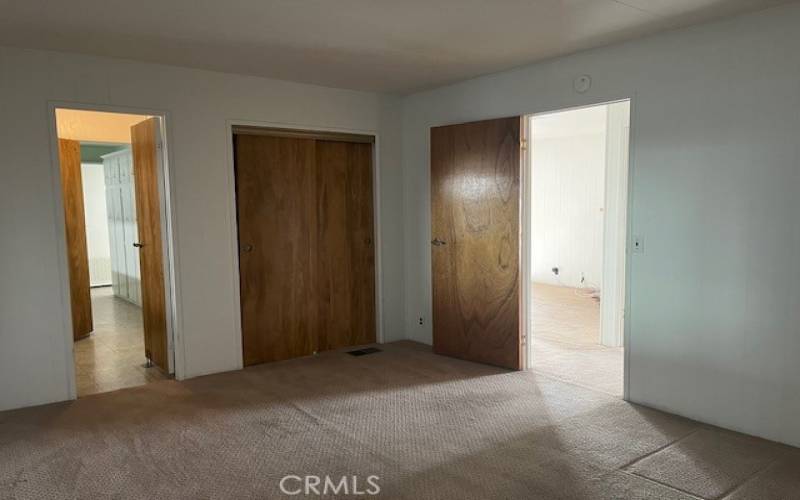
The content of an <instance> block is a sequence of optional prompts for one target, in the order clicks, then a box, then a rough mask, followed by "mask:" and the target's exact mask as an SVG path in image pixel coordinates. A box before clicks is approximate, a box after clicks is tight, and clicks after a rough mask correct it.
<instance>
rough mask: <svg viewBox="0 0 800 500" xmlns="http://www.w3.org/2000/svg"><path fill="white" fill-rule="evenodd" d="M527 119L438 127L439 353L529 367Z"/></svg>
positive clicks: (434, 167) (435, 254)
mask: <svg viewBox="0 0 800 500" xmlns="http://www.w3.org/2000/svg"><path fill="white" fill-rule="evenodd" d="M520 123H521V120H520V118H519V117H513V118H503V119H498V120H487V121H481V122H475V123H465V124H459V125H450V126H446V127H435V128H432V129H431V223H432V235H431V238H432V241H431V244H432V247H431V253H432V256H431V257H432V265H433V269H432V278H433V321H432V324H433V347H434V351H435V352H436V353H438V354H444V355H448V356H453V357H456V358H462V359H467V360H470V361H477V362H481V363H487V364H491V365H497V366H502V367H506V368H512V369H520V368H521V367H522V362H521V361H522V359H521V345H520V341H521V338H520V292H519V286H520V283H519V280H520V239H519V238H520V128H521V127H520Z"/></svg>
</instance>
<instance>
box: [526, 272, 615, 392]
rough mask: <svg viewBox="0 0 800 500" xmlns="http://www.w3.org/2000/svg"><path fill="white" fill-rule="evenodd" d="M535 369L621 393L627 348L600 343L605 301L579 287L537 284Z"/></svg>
mask: <svg viewBox="0 0 800 500" xmlns="http://www.w3.org/2000/svg"><path fill="white" fill-rule="evenodd" d="M532 297H533V318H532V319H533V321H532V323H533V335H532V336H533V356H532V357H533V369H534V371H537V372H540V373H544V374H546V375H549V376H552V377H556V378H559V379H561V380H564V381H566V382H570V383H573V384H578V385H582V386H584V387H588V388H590V389H594V390H597V391H602V392H605V393H606V394H610V395H612V396H617V397H620V398H621V397H622V393H623V349H622V348H621V347H606V346H603V345H601V344H600V343H599V341H600V303H599V302H598V301H597V300H595V299H593V298H591V297H587V296H585V292H584V291H581V290H576V289H575V288H568V287H560V286H553V285H545V284H541V283H534V284H533V294H532Z"/></svg>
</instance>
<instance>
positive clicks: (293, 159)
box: [234, 133, 375, 365]
mask: <svg viewBox="0 0 800 500" xmlns="http://www.w3.org/2000/svg"><path fill="white" fill-rule="evenodd" d="M234 152H235V169H236V205H237V216H238V226H239V247H240V248H239V276H240V293H241V308H242V310H241V313H242V349H243V354H244V364H245V365H253V364H257V363H264V362H268V361H278V360H282V359H289V358H294V357H298V356H306V355H309V354H312V353H314V352H317V351H322V350H328V349H336V348H340V347H345V346H349V345H358V344H367V343H372V342H374V341H375V257H374V244H373V212H372V209H373V207H372V145H371V144H362V143H351V142H340V141H329V140H320V139H315V138H306V137H300V138H298V137H275V136H269V135H259V134H243V133H240V134H236V135H235V136H234Z"/></svg>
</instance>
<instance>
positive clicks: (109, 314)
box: [74, 287, 167, 397]
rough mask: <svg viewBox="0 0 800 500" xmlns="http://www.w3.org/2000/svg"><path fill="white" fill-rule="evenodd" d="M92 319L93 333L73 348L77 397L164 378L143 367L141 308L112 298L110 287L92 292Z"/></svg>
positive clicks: (157, 372)
mask: <svg viewBox="0 0 800 500" xmlns="http://www.w3.org/2000/svg"><path fill="white" fill-rule="evenodd" d="M92 316H93V320H94V331H93V332H92V334H91V335H90V336H89V337H88V338H85V339H82V340H79V341H77V342H75V346H74V353H75V378H76V381H77V389H78V397H81V396H87V395H89V394H96V393H99V392H107V391H114V390H117V389H122V388H124V387H134V386H137V385H143V384H146V383H148V382H151V381H154V380H163V379H166V378H167V377H166V376H165V375H164V374H163V373H162V372H161V371H160V370H159V369H158V368H155V367H152V368H145V367H144V364H145V361H146V359H145V356H144V329H143V327H142V310H141V308H139V307H137V306H136V305H134V304H131V303H130V302H127V301H125V300H123V299H120V298H118V297H115V296H114V295H113V293H112V291H111V287H103V288H93V289H92Z"/></svg>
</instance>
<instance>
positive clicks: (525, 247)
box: [521, 94, 636, 401]
mask: <svg viewBox="0 0 800 500" xmlns="http://www.w3.org/2000/svg"><path fill="white" fill-rule="evenodd" d="M635 97H636V95H635V94H634V95H633V96H631V97H624V98H619V99H611V100H605V101H599V102H593V103H590V104H583V105H579V106H572V107H565V108H557V109H552V110H547V111H541V112H534V113H528V114H525V115H522V117H523V120H524V122H525V127H526V129H525V141H526V144H527V150H526V151H525V154H524V156H525V160H524V161H523V162H522V167H521V168H522V169H523V175H522V177H523V179H525V184H526V185H525V186H524V188H523V190H522V196H523V200H522V206H523V211H524V212H523V214H522V224H523V227H522V242H521V251H522V252H523V257H522V276H523V280H524V281H523V288H522V311H521V317H522V319H523V321H524V324H523V327H522V328H523V330H522V333H523V335H526V341H527V342H526V346H525V350H524V361H525V364H524V365H523V367H524V369H526V370H530V369H532V368H533V338H532V336H533V335H534V332H533V331H532V328H530V324H531V323H530V321H531V320H532V317H531V311H530V309H531V307H530V300H531V297H530V292H529V289H530V283H531V281H532V275H531V273H532V269H531V262H530V260H531V255H530V249H531V248H532V241H531V236H532V235H531V228H530V221H531V210H532V203H531V201H532V200H531V190H530V186H529V184H530V182H528V181H529V180H530V178H531V177H530V176H531V175H532V169H533V165H531V164H530V163H531V162H530V154H531V148H532V147H533V146H532V144H533V141H532V137H531V130H530V129H531V128H532V127H530V126H529V122H530V120H531V119H532V118H533V117H537V116H545V115H550V114H554V113H561V112H564V111H572V110H578V109H585V108H590V107H595V106H603V105H608V104H613V103H616V102H621V101H629V102H630V127H629V131H630V132H629V137H628V176H627V177H628V178H627V189H628V193H627V205H626V210H625V214H624V215H625V217H626V231H625V245H624V252H625V276H624V283H625V304H623V307H624V311H625V312H624V315H623V331H624V334H623V348H624V354H623V355H624V361H623V365H624V366H623V379H624V380H623V399H624V400H625V401H628V400H629V397H630V389H629V385H630V344H631V333H630V314H631V308H630V306H629V304H630V297H631V287H630V281H631V276H630V271H631V258H630V257H631V255H630V248H631V246H630V241H631V235H632V234H633V231H632V224H633V222H632V221H633V217H631V216H630V215H631V212H632V207H633V196H632V194H631V193H632V191H633V189H632V187H633V172H634V158H633V151H634V126H633V122H634V109H635V107H634V101H635ZM604 272H605V270H604Z"/></svg>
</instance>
